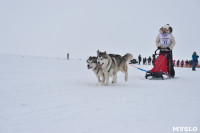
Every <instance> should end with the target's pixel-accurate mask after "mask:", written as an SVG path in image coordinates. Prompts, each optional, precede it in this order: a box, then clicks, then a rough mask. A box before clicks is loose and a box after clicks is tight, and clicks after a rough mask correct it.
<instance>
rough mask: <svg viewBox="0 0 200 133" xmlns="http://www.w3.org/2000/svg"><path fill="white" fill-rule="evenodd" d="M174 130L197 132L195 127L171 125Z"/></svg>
mask: <svg viewBox="0 0 200 133" xmlns="http://www.w3.org/2000/svg"><path fill="white" fill-rule="evenodd" d="M172 131H174V132H197V131H198V128H197V127H172Z"/></svg>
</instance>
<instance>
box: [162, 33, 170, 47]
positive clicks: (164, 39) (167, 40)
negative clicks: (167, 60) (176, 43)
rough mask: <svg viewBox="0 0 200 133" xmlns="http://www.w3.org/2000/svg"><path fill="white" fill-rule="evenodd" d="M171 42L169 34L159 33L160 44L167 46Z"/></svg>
mask: <svg viewBox="0 0 200 133" xmlns="http://www.w3.org/2000/svg"><path fill="white" fill-rule="evenodd" d="M170 44H171V34H160V45H161V46H166V47H169V46H170Z"/></svg>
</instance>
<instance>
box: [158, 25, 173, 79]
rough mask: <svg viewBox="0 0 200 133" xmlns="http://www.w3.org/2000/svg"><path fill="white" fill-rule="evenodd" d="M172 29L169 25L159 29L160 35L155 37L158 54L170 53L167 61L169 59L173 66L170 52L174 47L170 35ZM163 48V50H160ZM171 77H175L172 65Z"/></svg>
mask: <svg viewBox="0 0 200 133" xmlns="http://www.w3.org/2000/svg"><path fill="white" fill-rule="evenodd" d="M172 31H173V29H172V27H171V26H170V25H169V24H166V25H164V26H163V27H161V28H160V33H159V34H158V36H157V37H156V46H157V48H158V49H160V53H170V54H169V57H168V59H171V64H173V58H172V50H173V47H174V46H175V43H176V42H175V38H174V36H173V35H172ZM162 48H165V49H162ZM171 70H172V71H171V72H170V75H171V77H174V76H175V72H174V68H173V65H172V66H171Z"/></svg>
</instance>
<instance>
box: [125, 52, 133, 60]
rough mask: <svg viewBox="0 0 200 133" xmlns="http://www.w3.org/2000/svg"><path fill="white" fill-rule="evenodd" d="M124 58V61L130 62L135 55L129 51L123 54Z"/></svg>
mask: <svg viewBox="0 0 200 133" xmlns="http://www.w3.org/2000/svg"><path fill="white" fill-rule="evenodd" d="M123 58H124V61H125V62H129V61H130V60H132V59H133V55H132V54H129V53H127V54H125V55H124V56H123Z"/></svg>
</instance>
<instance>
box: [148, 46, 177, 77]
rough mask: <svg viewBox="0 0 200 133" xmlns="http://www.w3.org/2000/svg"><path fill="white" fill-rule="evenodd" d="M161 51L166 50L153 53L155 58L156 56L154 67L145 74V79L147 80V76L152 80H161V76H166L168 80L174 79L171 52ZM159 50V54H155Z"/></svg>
mask: <svg viewBox="0 0 200 133" xmlns="http://www.w3.org/2000/svg"><path fill="white" fill-rule="evenodd" d="M161 49H167V48H159V49H157V50H156V51H155V56H156V55H158V57H157V59H155V61H154V64H153V65H154V67H153V68H152V69H151V70H149V71H147V72H146V75H145V78H146V79H147V78H148V77H149V76H151V77H152V78H162V79H164V77H163V75H167V76H168V78H174V76H175V71H174V64H173V61H172V51H162V50H161ZM158 50H160V53H159V54H157V51H158Z"/></svg>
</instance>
